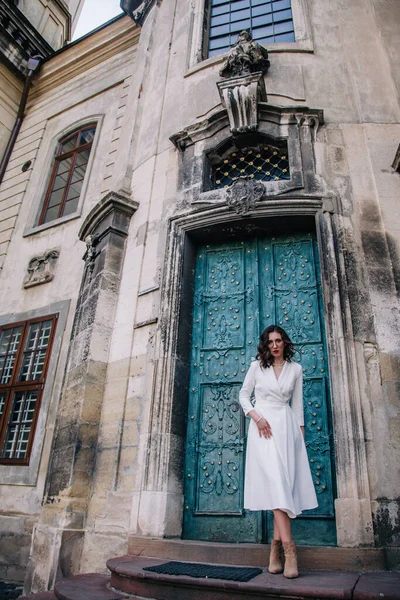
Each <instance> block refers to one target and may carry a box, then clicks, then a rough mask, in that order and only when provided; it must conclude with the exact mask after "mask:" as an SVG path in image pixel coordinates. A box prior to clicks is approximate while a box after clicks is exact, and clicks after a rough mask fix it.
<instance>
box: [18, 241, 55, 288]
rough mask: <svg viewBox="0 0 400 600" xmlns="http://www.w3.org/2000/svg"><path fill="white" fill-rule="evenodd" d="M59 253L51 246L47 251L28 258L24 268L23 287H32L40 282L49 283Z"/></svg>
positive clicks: (52, 276)
mask: <svg viewBox="0 0 400 600" xmlns="http://www.w3.org/2000/svg"><path fill="white" fill-rule="evenodd" d="M59 255H60V252H59V250H58V249H56V248H53V249H52V250H47V252H44V253H43V254H38V255H37V256H33V257H32V258H31V259H30V261H29V264H28V268H27V270H26V274H25V277H24V281H23V287H24V288H25V289H27V288H31V287H34V286H35V285H41V284H42V283H49V282H50V281H52V279H53V278H54V271H55V267H56V262H57V259H58V257H59Z"/></svg>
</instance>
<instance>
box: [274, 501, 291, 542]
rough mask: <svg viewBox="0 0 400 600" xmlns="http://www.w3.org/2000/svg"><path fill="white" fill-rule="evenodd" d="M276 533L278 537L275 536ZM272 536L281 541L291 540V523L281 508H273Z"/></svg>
mask: <svg viewBox="0 0 400 600" xmlns="http://www.w3.org/2000/svg"><path fill="white" fill-rule="evenodd" d="M278 532H279V533H278ZM276 534H278V535H279V537H276ZM274 538H275V539H277V540H282V542H291V541H292V524H291V521H290V517H289V515H288V514H287V513H286V512H284V511H283V510H278V509H277V510H274Z"/></svg>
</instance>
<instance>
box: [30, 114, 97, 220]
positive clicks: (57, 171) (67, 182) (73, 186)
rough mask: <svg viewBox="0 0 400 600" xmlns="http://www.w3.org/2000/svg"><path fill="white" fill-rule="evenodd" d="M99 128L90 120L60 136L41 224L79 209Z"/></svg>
mask: <svg viewBox="0 0 400 600" xmlns="http://www.w3.org/2000/svg"><path fill="white" fill-rule="evenodd" d="M95 132H96V124H95V123H90V124H89V125H85V126H84V127H81V128H80V129H78V130H76V131H74V132H73V133H69V134H68V135H66V136H65V137H64V138H62V139H61V140H60V142H59V144H58V148H57V152H56V156H55V159H54V165H53V170H52V173H51V177H50V182H49V186H48V188H47V191H46V196H45V200H44V203H43V207H42V211H41V213H40V218H39V222H38V225H43V224H44V223H49V222H51V221H54V220H55V219H59V218H60V217H65V216H67V215H70V214H72V213H74V212H76V210H77V207H78V202H79V197H80V195H81V191H82V186H83V181H84V178H85V173H86V169H87V165H88V162H89V156H90V151H91V148H92V143H93V139H94V135H95Z"/></svg>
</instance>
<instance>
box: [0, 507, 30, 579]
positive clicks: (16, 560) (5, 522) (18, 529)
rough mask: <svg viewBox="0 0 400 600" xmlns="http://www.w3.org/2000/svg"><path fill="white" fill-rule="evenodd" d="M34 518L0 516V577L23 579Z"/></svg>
mask: <svg viewBox="0 0 400 600" xmlns="http://www.w3.org/2000/svg"><path fill="white" fill-rule="evenodd" d="M35 522H36V519H34V518H32V517H23V516H8V515H2V516H0V579H5V580H7V581H18V582H19V581H24V578H25V573H26V568H27V565H28V560H29V551H30V547H31V540H32V530H33V526H34V524H35Z"/></svg>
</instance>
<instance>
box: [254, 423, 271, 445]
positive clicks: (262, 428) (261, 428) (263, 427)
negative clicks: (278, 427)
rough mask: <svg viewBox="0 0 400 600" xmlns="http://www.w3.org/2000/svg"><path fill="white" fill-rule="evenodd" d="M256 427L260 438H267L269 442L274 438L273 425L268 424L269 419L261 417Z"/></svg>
mask: <svg viewBox="0 0 400 600" xmlns="http://www.w3.org/2000/svg"><path fill="white" fill-rule="evenodd" d="M256 425H257V427H258V434H259V436H260V437H265V438H267V440H269V438H272V429H271V425H270V424H269V423H268V421H267V419H264V417H261V419H260V420H259V421H257V423H256Z"/></svg>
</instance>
